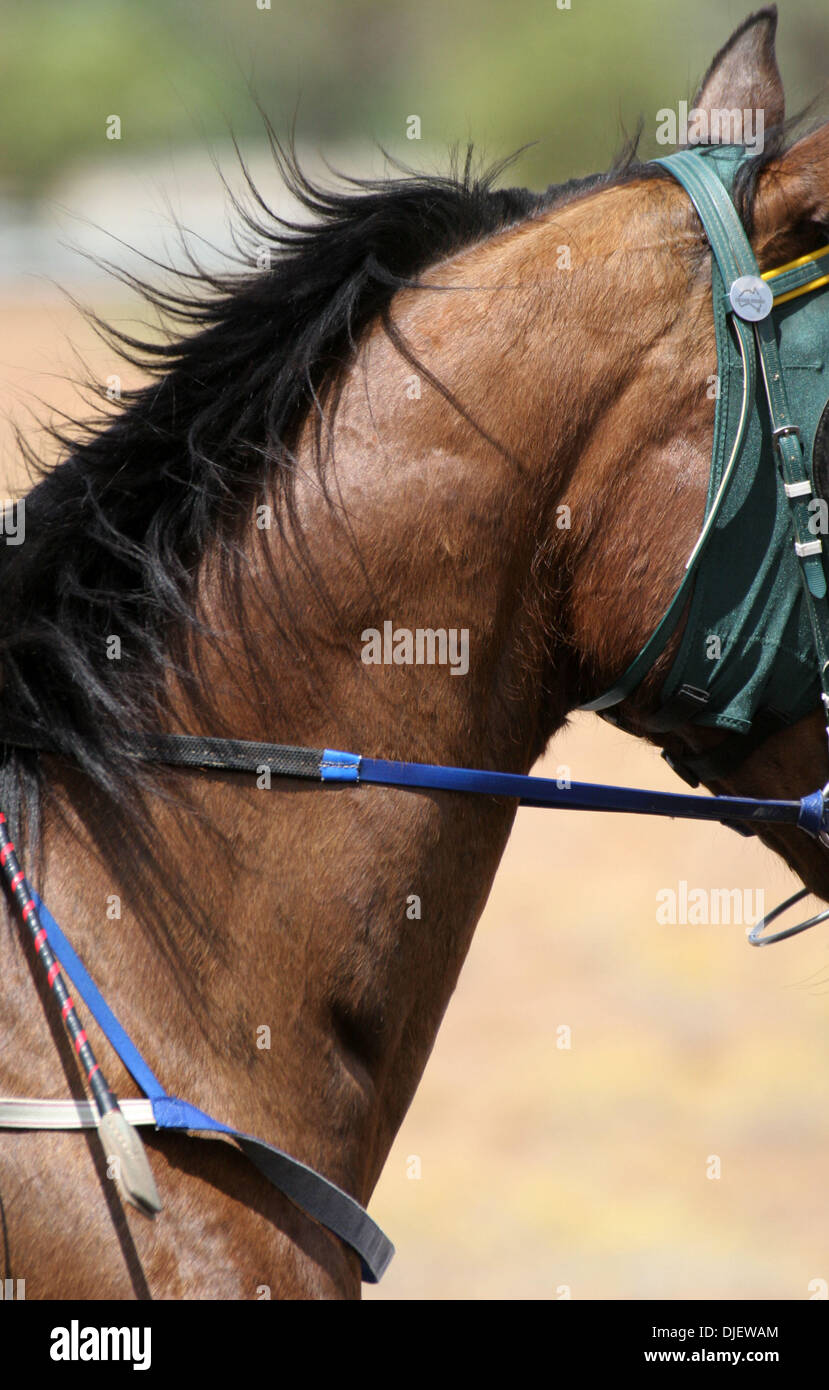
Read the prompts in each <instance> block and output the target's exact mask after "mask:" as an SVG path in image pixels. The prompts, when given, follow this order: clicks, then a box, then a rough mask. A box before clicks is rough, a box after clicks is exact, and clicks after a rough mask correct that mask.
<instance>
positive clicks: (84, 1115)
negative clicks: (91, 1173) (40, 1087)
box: [0, 1096, 155, 1129]
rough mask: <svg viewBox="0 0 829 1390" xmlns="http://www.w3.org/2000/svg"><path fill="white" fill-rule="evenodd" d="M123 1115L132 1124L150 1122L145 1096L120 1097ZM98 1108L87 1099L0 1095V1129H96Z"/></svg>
mask: <svg viewBox="0 0 829 1390" xmlns="http://www.w3.org/2000/svg"><path fill="white" fill-rule="evenodd" d="M118 1105H119V1107H120V1109H121V1111H122V1112H123V1115H124V1119H125V1120H129V1122H130V1124H132V1125H154V1124H155V1116H154V1115H153V1107H152V1104H151V1102H150V1101H148V1100H120V1101H119V1102H118ZM97 1127H98V1112H97V1110H96V1108H95V1106H94V1105H93V1104H92V1102H91V1101H90V1100H33V1099H32V1098H31V1097H30V1096H23V1097H7V1098H2V1099H0V1129H97Z"/></svg>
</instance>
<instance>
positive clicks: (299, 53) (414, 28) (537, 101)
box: [0, 0, 829, 196]
mask: <svg viewBox="0 0 829 1390" xmlns="http://www.w3.org/2000/svg"><path fill="white" fill-rule="evenodd" d="M263 3H266V0H70V3H66V0H26V3H25V4H23V3H21V2H20V0H2V3H0V25H1V26H2V28H0V32H1V33H2V47H0V121H2V130H3V137H4V138H3V140H2V142H0V189H2V188H3V187H5V188H6V189H7V190H10V191H12V192H16V193H17V194H19V195H23V196H34V195H37V194H38V193H40V192H41V191H43V190H44V189H45V188H47V187H48V186H49V185H50V184H51V183H53V182H54V181H55V179H56V178H57V176H59V175H60V174H61V173H63V172H64V171H66V169H67V168H69V167H71V166H72V165H73V164H75V163H77V162H80V161H82V160H85V159H90V158H93V159H94V158H117V157H118V154H119V153H121V152H126V151H128V152H129V153H131V154H135V153H139V152H145V153H148V154H150V153H152V151H154V150H158V149H159V148H165V149H166V148H169V147H175V146H176V145H179V144H192V143H193V142H201V141H204V140H205V139H210V138H212V137H215V136H221V135H223V134H225V133H226V131H227V127H228V125H231V126H232V127H233V129H234V131H235V132H236V133H237V134H238V135H239V136H240V137H241V138H242V139H243V140H245V139H248V138H252V139H255V138H258V137H260V136H261V120H260V117H259V115H258V113H257V111H256V105H255V101H254V99H253V93H254V92H255V93H256V95H257V96H258V98H259V99H260V100H261V102H262V104H263V105H264V107H265V109H266V110H267V111H268V113H269V114H270V115H271V117H272V119H273V120H274V123H275V124H276V126H277V129H280V130H286V129H287V128H288V126H289V125H290V121H291V118H292V116H293V114H294V111H295V110H297V108H298V129H299V132H300V134H301V135H302V136H303V137H305V138H310V139H312V140H314V141H315V142H316V143H318V144H319V145H320V146H322V147H323V148H324V147H326V146H329V147H330V146H333V145H334V144H338V145H340V144H343V143H350V142H355V141H364V142H370V141H377V142H379V143H380V144H382V145H383V146H384V147H385V148H387V149H389V150H390V151H391V152H393V153H395V154H397V155H398V156H400V157H402V158H404V159H407V160H409V161H410V162H412V163H414V164H418V163H419V162H422V159H421V160H419V159H418V145H417V143H416V142H413V141H408V140H407V139H406V134H405V130H406V118H407V116H409V115H412V114H416V115H418V116H419V117H420V119H421V122H422V140H423V144H422V145H421V146H420V149H421V150H422V149H425V148H428V149H429V150H431V151H441V150H443V149H445V148H446V146H447V145H449V144H451V143H452V142H455V141H461V142H464V141H466V139H468V138H472V139H474V140H475V142H476V143H477V144H480V145H482V146H483V147H484V149H485V151H486V152H487V153H488V154H489V155H492V156H493V157H495V156H497V155H501V154H504V153H506V152H508V151H509V150H510V149H513V148H516V147H518V146H519V145H524V144H527V143H529V142H537V143H535V144H534V145H533V147H532V149H530V150H528V152H527V153H526V154H525V155H524V156H523V157H522V161H521V164H520V167H519V169H517V170H516V175H515V176H516V178H517V179H520V180H521V181H522V182H526V183H530V184H535V185H541V186H543V185H544V184H546V183H548V182H551V181H553V180H558V179H561V178H563V177H565V176H567V175H569V174H573V173H584V172H589V171H591V170H594V169H596V168H600V167H603V166H604V165H605V164H606V163H607V162H608V159H609V158H610V156H611V155H612V153H613V151H614V150H615V149H616V148H617V147H618V145H619V143H620V141H621V138H622V135H623V133H624V131H625V130H628V131H629V130H632V129H634V128H635V126H636V123H637V120H638V118H639V116H640V114H641V115H642V116H643V118H644V129H645V142H644V149H645V151H646V152H650V153H653V152H655V146H654V145H653V134H652V132H653V129H654V125H655V113H656V111H657V109H658V108H659V107H660V106H666V105H668V106H675V105H676V103H677V101H679V100H680V99H681V98H690V97H692V96H693V92H694V88H695V84H696V81H697V79H698V78H699V76H700V75H701V73H702V72H703V71H704V69H705V67H706V66H707V64H708V62H709V60H710V58H711V57H712V56H713V53H714V51H715V50H716V49H717V48H718V47H719V46H720V44H721V43H722V42H723V40H724V39H725V38H726V37H727V33H728V31H729V29H730V27H731V26H732V25H733V24H736V23H737V22H738V21H739V20H740V19H741V18H742V17H743V14H744V9H745V11H747V10H748V8H749V4H748V0H746V4H745V7H744V8H743V7H741V6H733V5H732V6H728V7H723V5H722V4H721V0H697V2H696V4H694V5H693V6H689V5H688V4H687V3H686V0H662V3H654V0H624V3H621V0H571V8H570V9H560V8H559V7H558V6H559V4H561V3H563V0H511V3H509V4H505V3H504V0H405V3H403V2H402V0H303V3H300V4H297V0H270V3H271V8H270V9H260V8H258V7H257V5H258V4H263ZM818 8H819V7H815V6H814V3H813V0H787V3H786V4H785V5H783V6H782V11H783V13H782V16H781V24H780V35H779V51H780V54H781V64H782V67H783V72H784V77H785V78H786V81H787V85H788V89H789V91H790V92H792V91H793V92H794V94H795V100H796V101H801V102H802V101H803V100H804V99H806V98H810V97H812V96H814V95H815V93H816V91H817V90H819V88H820V87H821V85H822V82H823V73H822V71H821V66H822V65H821V55H822V54H823V55H825V53H826V49H827V44H828V43H829V21H824V20H823V19H822V18H821V17H820V15H819V14H818V13H817V10H818ZM724 9H727V10H728V17H726V16H725V14H724ZM113 114H116V115H118V116H119V117H120V118H121V122H122V139H121V141H120V142H115V141H107V139H106V120H107V117H108V116H110V115H113ZM649 140H650V145H649V143H648V141H649Z"/></svg>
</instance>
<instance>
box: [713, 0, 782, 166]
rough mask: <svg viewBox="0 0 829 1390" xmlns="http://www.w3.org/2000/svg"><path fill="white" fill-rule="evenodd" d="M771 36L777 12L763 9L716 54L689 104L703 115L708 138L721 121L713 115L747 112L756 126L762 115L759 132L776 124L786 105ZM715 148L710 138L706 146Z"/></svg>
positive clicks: (750, 18) (735, 32) (719, 141)
mask: <svg viewBox="0 0 829 1390" xmlns="http://www.w3.org/2000/svg"><path fill="white" fill-rule="evenodd" d="M776 32H777V6H776V5H769V6H768V7H767V8H766V9H764V10H757V12H756V14H750V15H749V17H748V19H746V20H744V21H743V23H742V24H741V25H740V27H739V29H735V30H734V33H733V34H732V35H731V38H730V39H729V40H728V42H727V43H726V44H724V45H723V47H722V48H721V49H720V51H719V53H718V54H717V56H716V58H715V59H714V61H713V63H712V64H711V66H710V68H709V69H708V71H707V73H706V74H705V77H704V78H703V80H702V82H701V84H700V89H699V91H698V92H697V94H696V97H695V98H694V110H695V111H699V112H704V113H705V115H706V117H707V118H708V125H709V128H710V129H711V131H712V132H716V131H717V130H718V129H719V125H720V119H721V118H719V117H716V116H713V113H714V112H723V113H724V112H726V111H735V110H736V111H739V112H741V113H742V112H746V111H751V112H754V113H755V120H756V113H757V112H759V111H762V112H763V116H762V121H763V128H764V129H765V130H769V129H770V128H771V127H772V126H778V125H781V124H782V122H783V118H784V115H785V109H786V102H785V97H784V95H783V83H782V80H781V78H780V71H779V69H778V67H777V58H776V57H775V53H774V36H775V33H776ZM712 117H713V119H712ZM721 142H722V141H721V138H720V139H718V138H717V135H716V134H712V138H711V143H713V144H719V143H721ZM704 143H708V142H707V141H705V142H704Z"/></svg>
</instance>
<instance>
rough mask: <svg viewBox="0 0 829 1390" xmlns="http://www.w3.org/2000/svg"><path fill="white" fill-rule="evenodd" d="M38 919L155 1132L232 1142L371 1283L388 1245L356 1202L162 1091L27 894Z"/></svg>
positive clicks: (43, 910) (44, 910) (45, 912)
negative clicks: (143, 1099)
mask: <svg viewBox="0 0 829 1390" xmlns="http://www.w3.org/2000/svg"><path fill="white" fill-rule="evenodd" d="M32 896H33V898H34V900H35V905H36V907H37V910H38V913H39V915H40V920H41V922H42V923H43V926H44V927H45V928H46V934H47V936H48V938H49V941H50V944H51V945H52V947H53V948H54V950H55V953H56V955H57V956H58V959H59V960H60V963H61V966H62V967H63V969H64V970H65V971H66V974H67V975H68V976H69V978H70V979H71V981H72V984H73V985H74V987H75V989H77V990H78V992H79V993H80V994H82V995H83V999H84V1003H85V1004H86V1007H87V1008H88V1009H89V1012H90V1013H91V1014H92V1017H93V1018H94V1019H95V1021H96V1023H97V1024H98V1026H99V1027H100V1029H101V1031H102V1032H103V1033H104V1034H105V1036H106V1037H107V1038H108V1040H109V1042H110V1043H111V1044H112V1046H113V1048H114V1049H115V1051H116V1052H117V1053H118V1056H119V1057H120V1058H121V1061H122V1062H123V1063H124V1066H125V1067H126V1068H127V1071H128V1072H129V1073H130V1075H131V1076H132V1077H133V1079H134V1080H135V1082H136V1084H137V1085H138V1086H140V1088H141V1090H142V1091H143V1092H144V1094H145V1095H146V1096H147V1098H148V1099H149V1100H150V1102H151V1103H152V1107H153V1116H154V1118H155V1122H156V1127H157V1128H158V1129H183V1130H203V1131H206V1132H207V1133H218V1134H228V1135H230V1136H231V1137H232V1138H233V1139H235V1140H236V1141H237V1142H238V1144H239V1146H240V1148H241V1149H242V1151H243V1153H245V1154H246V1156H247V1157H248V1158H249V1159H250V1161H251V1162H252V1163H253V1164H254V1165H255V1166H256V1167H257V1168H258V1169H259V1171H260V1172H261V1173H263V1174H264V1176H265V1177H266V1178H268V1179H269V1180H270V1182H272V1183H273V1185H274V1186H275V1187H277V1188H278V1189H279V1190H280V1192H283V1193H284V1194H285V1196H286V1197H289V1198H290V1199H291V1201H292V1202H295V1203H296V1204H297V1206H300V1207H302V1208H303V1210H304V1211H306V1212H307V1213H308V1215H309V1216H311V1217H313V1219H314V1220H315V1221H318V1222H320V1224H321V1225H323V1226H326V1227H327V1228H328V1229H329V1230H330V1231H333V1232H334V1234H335V1235H337V1236H339V1237H340V1238H341V1239H342V1240H344V1241H346V1242H347V1244H349V1245H350V1246H352V1248H353V1249H354V1250H356V1252H357V1254H358V1255H359V1257H360V1264H361V1267H362V1275H363V1279H364V1281H365V1282H366V1283H369V1284H376V1283H377V1282H378V1281H379V1280H380V1279H381V1278H382V1276H383V1274H384V1272H385V1270H386V1269H387V1267H388V1265H389V1263H390V1262H391V1259H392V1256H393V1255H394V1246H393V1245H392V1244H391V1241H390V1240H388V1238H387V1237H386V1236H385V1235H384V1234H383V1232H382V1231H381V1230H380V1227H379V1226H377V1225H376V1224H375V1223H374V1222H373V1221H372V1219H371V1217H370V1216H369V1215H368V1212H366V1211H365V1210H364V1209H363V1207H361V1206H360V1204H359V1202H355V1200H354V1198H353V1197H350V1196H349V1195H348V1193H347V1192H343V1190H342V1188H340V1187H337V1185H336V1184H335V1183H333V1182H329V1180H328V1178H324V1177H323V1176H322V1174H321V1173H317V1172H315V1171H314V1169H313V1168H309V1167H307V1165H306V1164H304V1163H300V1161H299V1159H296V1158H292V1157H291V1155H290V1154H286V1153H284V1152H283V1151H282V1149H278V1148H276V1147H275V1145H273V1144H267V1143H266V1142H265V1141H264V1140H263V1139H257V1138H256V1137H255V1135H252V1134H245V1133H244V1132H243V1131H242V1130H238V1129H233V1128H232V1127H231V1126H230V1125H226V1124H223V1123H222V1122H221V1120H217V1119H215V1118H214V1116H212V1115H208V1114H207V1113H206V1112H205V1111H204V1110H199V1108H198V1107H197V1106H195V1105H191V1104H190V1103H189V1101H186V1100H179V1099H178V1098H177V1097H175V1096H170V1095H168V1094H167V1092H166V1091H165V1090H164V1087H163V1086H162V1084H161V1082H160V1081H159V1079H158V1077H157V1076H156V1075H155V1073H154V1072H153V1071H152V1070H151V1068H150V1067H148V1066H147V1063H146V1062H145V1061H144V1058H143V1057H142V1056H141V1053H140V1052H139V1051H138V1048H137V1047H136V1046H135V1043H134V1042H133V1041H132V1039H131V1038H130V1036H129V1034H128V1033H127V1032H126V1030H125V1029H124V1028H123V1027H122V1026H121V1024H120V1023H119V1022H118V1019H117V1018H116V1017H115V1015H114V1013H113V1012H112V1010H111V1009H110V1007H109V1005H108V1004H107V1002H106V1000H105V999H104V997H103V995H102V994H101V991H100V990H99V989H98V986H97V985H96V984H95V981H94V980H93V979H92V976H91V975H90V974H89V972H88V970H87V969H86V967H85V966H84V964H83V962H82V961H81V959H80V956H78V955H77V953H76V952H75V951H74V950H73V949H72V947H71V946H70V944H69V942H68V941H67V939H66V937H65V936H64V934H63V932H62V931H61V929H60V927H59V926H58V924H57V922H56V921H55V919H54V917H53V916H52V914H51V912H50V911H49V909H48V907H47V906H46V904H45V903H44V902H43V900H42V899H41V898H40V897H39V895H38V894H37V893H33V894H32Z"/></svg>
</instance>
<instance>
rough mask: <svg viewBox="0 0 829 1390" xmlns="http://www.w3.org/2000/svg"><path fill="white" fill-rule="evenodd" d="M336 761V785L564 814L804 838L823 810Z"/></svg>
mask: <svg viewBox="0 0 829 1390" xmlns="http://www.w3.org/2000/svg"><path fill="white" fill-rule="evenodd" d="M337 758H338V760H339V761H338V763H337V768H336V779H335V780H337V781H344V780H348V781H351V782H372V783H375V784H377V785H380V786H387V787H422V788H424V789H429V790H434V791H452V792H471V793H474V794H476V795H479V796H480V795H482V794H483V795H490V796H510V797H517V798H518V799H519V801H520V803H521V805H522V806H547V807H554V808H557V809H559V810H565V811H625V812H629V813H631V814H634V815H642V816H672V817H677V818H679V819H683V820H713V821H722V822H726V823H727V822H729V821H734V820H747V821H764V822H765V821H775V822H783V823H784V824H791V825H795V824H796V825H799V826H800V828H801V829H802V830H805V831H806V832H807V834H809V835H818V834H819V833H820V831H821V830H823V829H825V828H826V818H827V808H826V804H825V802H824V799H823V793H822V792H820V791H817V792H812V793H811V794H810V795H809V796H805V797H802V798H801V800H800V801H759V800H754V799H753V798H750V797H736V796H688V795H685V794H683V793H681V792H679V793H677V792H657V791H647V790H640V789H639V788H637V787H613V786H606V785H605V784H604V783H601V782H571V783H570V785H569V786H559V784H558V782H556V781H554V780H553V779H552V778H549V777H527V776H524V774H523V773H512V772H487V771H485V770H483V769H480V768H471V767H443V766H439V765H435V764H432V763H399V762H390V761H388V760H387V759H385V758H361V757H359V756H358V755H357V754H356V753H339V754H337ZM321 776H322V779H323V781H328V780H331V779H330V776H329V775H328V774H327V773H326V771H325V769H323V770H322V772H321Z"/></svg>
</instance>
